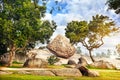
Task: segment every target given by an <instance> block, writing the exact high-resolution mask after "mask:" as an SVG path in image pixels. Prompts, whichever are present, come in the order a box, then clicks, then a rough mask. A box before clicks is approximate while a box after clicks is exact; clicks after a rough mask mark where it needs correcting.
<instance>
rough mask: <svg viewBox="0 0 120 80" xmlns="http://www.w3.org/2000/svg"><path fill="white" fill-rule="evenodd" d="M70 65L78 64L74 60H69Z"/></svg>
mask: <svg viewBox="0 0 120 80" xmlns="http://www.w3.org/2000/svg"><path fill="white" fill-rule="evenodd" d="M67 64H68V65H76V62H75V61H74V60H68V63H67Z"/></svg>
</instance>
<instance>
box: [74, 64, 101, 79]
mask: <svg viewBox="0 0 120 80" xmlns="http://www.w3.org/2000/svg"><path fill="white" fill-rule="evenodd" d="M76 68H77V69H79V71H80V72H81V73H82V75H83V76H89V77H98V76H100V74H99V73H98V72H97V71H91V70H88V68H86V67H85V66H81V65H80V64H78V65H77V66H76Z"/></svg>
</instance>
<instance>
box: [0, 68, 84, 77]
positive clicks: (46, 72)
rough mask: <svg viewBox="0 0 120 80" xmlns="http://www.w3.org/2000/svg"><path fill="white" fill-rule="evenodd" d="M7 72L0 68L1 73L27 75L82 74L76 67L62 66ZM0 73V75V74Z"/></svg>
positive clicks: (68, 75) (79, 75)
mask: <svg viewBox="0 0 120 80" xmlns="http://www.w3.org/2000/svg"><path fill="white" fill-rule="evenodd" d="M10 71H11V70H10ZM10 71H9V72H7V73H6V70H5V71H4V70H2V74H8V73H11V72H12V73H11V74H14V73H15V74H16V73H17V74H29V75H40V76H65V77H81V76H82V74H81V72H80V71H79V70H78V69H75V68H74V69H71V68H64V69H38V68H36V69H35V70H34V69H31V68H30V70H28V69H27V70H25V68H23V69H22V70H16V71H11V72H10ZM2 74H1V75H2Z"/></svg>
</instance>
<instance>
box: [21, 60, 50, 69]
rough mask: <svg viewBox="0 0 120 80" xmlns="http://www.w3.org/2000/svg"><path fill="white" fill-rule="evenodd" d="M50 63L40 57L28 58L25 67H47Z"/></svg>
mask: <svg viewBox="0 0 120 80" xmlns="http://www.w3.org/2000/svg"><path fill="white" fill-rule="evenodd" d="M47 65H48V63H47V62H46V61H45V60H43V59H40V58H32V59H27V60H26V62H25V63H24V65H23V67H29V68H45V67H47Z"/></svg>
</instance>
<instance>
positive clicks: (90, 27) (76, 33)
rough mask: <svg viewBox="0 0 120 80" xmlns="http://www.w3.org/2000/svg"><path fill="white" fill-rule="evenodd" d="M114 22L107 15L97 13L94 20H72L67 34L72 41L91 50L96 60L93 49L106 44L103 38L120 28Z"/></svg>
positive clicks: (68, 25)
mask: <svg viewBox="0 0 120 80" xmlns="http://www.w3.org/2000/svg"><path fill="white" fill-rule="evenodd" d="M114 25H115V24H114V22H113V21H112V20H111V19H109V17H107V16H103V15H96V16H93V17H92V20H91V21H89V22H87V21H72V22H70V23H68V24H67V28H66V29H65V30H66V33H65V34H66V36H67V37H68V38H69V39H70V42H71V43H73V44H75V43H79V42H80V43H82V45H83V46H84V47H86V49H87V50H88V51H89V54H90V57H91V59H92V61H93V62H94V60H93V58H92V55H91V51H92V50H93V49H97V48H99V47H100V46H102V45H103V44H104V42H103V38H104V37H105V36H109V35H110V34H111V33H114V32H116V31H117V30H118V28H116V27H114Z"/></svg>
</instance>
